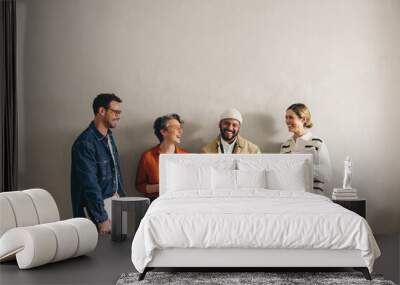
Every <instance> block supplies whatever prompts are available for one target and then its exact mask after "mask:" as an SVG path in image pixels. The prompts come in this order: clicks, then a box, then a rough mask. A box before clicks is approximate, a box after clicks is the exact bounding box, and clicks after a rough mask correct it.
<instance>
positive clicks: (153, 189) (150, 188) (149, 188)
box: [146, 184, 159, 193]
mask: <svg viewBox="0 0 400 285" xmlns="http://www.w3.org/2000/svg"><path fill="white" fill-rule="evenodd" d="M158 186H159V184H147V185H146V192H147V193H158V189H159V187H158Z"/></svg>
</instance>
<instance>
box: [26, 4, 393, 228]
mask: <svg viewBox="0 0 400 285" xmlns="http://www.w3.org/2000/svg"><path fill="white" fill-rule="evenodd" d="M399 19H400V1H396V0H374V1H371V0H370V1H366V0H358V1H357V0H341V1H321V0H309V1H306V0H298V1H292V0H283V1H278V0H276V1H272V0H271V1H265V0H259V1H255V0H254V1H247V0H219V1H211V0H210V1H208V0H205V1H200V0H169V1H163V0H140V1H131V0H118V1H117V0H113V1H107V0H82V1H78V0H71V1H61V0H47V1H45V0H35V1H29V0H18V31H19V37H18V45H19V46H18V67H19V71H18V75H19V82H18V88H19V89H18V90H19V93H18V96H19V104H20V106H19V107H20V113H19V114H20V140H21V142H20V153H21V155H20V173H19V175H20V176H19V177H20V187H21V188H28V187H43V188H46V189H48V190H49V191H50V192H51V193H52V194H53V195H54V197H55V198H56V200H57V203H58V205H59V207H60V211H61V214H62V216H63V217H64V218H65V217H68V216H70V215H71V205H70V194H69V184H70V183H69V173H70V149H71V145H72V142H73V141H74V139H75V138H76V136H77V135H78V134H79V133H80V132H81V131H82V130H83V129H84V128H85V127H86V126H87V125H88V124H89V122H90V120H91V119H92V111H91V102H92V100H93V98H94V96H95V95H96V94H97V93H100V92H115V93H116V94H118V95H119V96H120V97H121V98H122V99H123V100H124V104H123V108H124V112H123V116H122V120H121V122H120V125H119V127H118V128H117V129H116V130H115V131H114V133H115V137H116V140H117V144H118V147H119V151H120V154H121V158H122V167H123V176H124V179H125V184H126V188H127V190H128V192H129V193H130V194H132V195H134V194H137V193H136V192H135V191H134V189H133V180H134V177H135V172H136V165H137V162H138V158H139V155H140V153H141V152H142V151H144V150H145V149H147V148H149V147H151V146H153V145H154V144H156V142H157V141H156V138H155V136H154V135H153V133H152V129H151V127H152V122H153V120H154V119H155V117H156V116H159V115H162V114H165V113H170V112H178V113H179V114H181V115H182V116H183V118H184V120H185V121H186V124H185V133H184V140H183V143H182V145H183V147H185V148H187V149H188V150H190V151H192V152H198V151H199V149H200V147H201V146H202V145H203V144H204V143H206V142H208V141H209V140H211V139H212V138H213V137H214V136H215V135H216V134H217V119H218V115H219V114H220V113H221V112H222V111H223V110H224V109H225V108H226V107H231V106H232V107H236V108H238V109H239V110H240V111H241V112H242V114H243V116H244V124H243V127H242V134H243V135H244V136H245V137H247V138H249V139H251V140H252V141H254V142H255V143H257V144H258V145H259V146H260V147H261V149H262V150H263V151H264V152H277V151H278V150H279V144H280V143H281V142H282V141H283V140H285V139H286V138H287V137H288V136H289V133H288V132H287V130H286V127H285V124H284V110H285V108H286V107H287V106H288V105H289V104H291V103H294V102H304V103H306V104H307V105H309V107H310V108H311V111H312V115H313V120H314V124H315V128H314V129H313V132H314V133H315V134H318V135H319V136H321V137H322V138H324V139H325V141H326V143H327V145H328V148H329V150H330V153H331V159H332V163H333V168H334V178H333V181H332V183H331V184H332V185H331V186H340V185H341V179H342V171H343V170H342V169H343V160H344V158H345V156H346V155H351V156H352V158H353V161H354V163H353V165H354V173H353V174H354V186H355V187H357V188H358V189H359V191H360V194H361V195H362V196H364V197H366V198H367V199H368V203H367V204H368V206H367V212H368V213H367V215H368V221H369V222H370V224H371V226H372V228H373V230H374V231H375V232H377V233H391V232H399V231H400V223H399V221H400V207H399V202H400V188H399V187H400V177H399V173H400V160H399V158H400V148H399V147H398V146H397V144H398V141H399V138H400V137H399V133H398V130H399V117H398V116H399V115H398V106H399V105H400V96H399V88H400V85H399V82H400V53H399V50H400V24H399Z"/></svg>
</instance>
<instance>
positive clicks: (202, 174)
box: [167, 163, 212, 191]
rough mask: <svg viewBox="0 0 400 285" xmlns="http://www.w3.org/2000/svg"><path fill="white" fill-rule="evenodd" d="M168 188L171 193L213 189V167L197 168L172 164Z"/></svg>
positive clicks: (169, 167) (169, 170)
mask: <svg viewBox="0 0 400 285" xmlns="http://www.w3.org/2000/svg"><path fill="white" fill-rule="evenodd" d="M168 174H169V175H168V180H167V188H168V190H169V191H185V190H193V189H211V187H212V180H211V167H204V166H203V167H196V166H190V167H187V166H185V165H180V164H175V163H170V164H169V165H168Z"/></svg>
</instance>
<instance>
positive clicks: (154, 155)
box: [135, 145, 188, 198]
mask: <svg viewBox="0 0 400 285" xmlns="http://www.w3.org/2000/svg"><path fill="white" fill-rule="evenodd" d="M175 153H188V152H187V151H186V150H184V149H183V148H180V147H178V146H176V148H175ZM159 159H160V145H157V146H155V147H153V148H151V149H149V150H147V151H145V152H144V153H143V154H142V157H141V158H140V161H139V164H138V168H137V172H136V181H135V185H136V190H138V191H139V192H142V193H144V194H145V196H146V197H149V198H154V197H158V192H157V193H147V192H146V185H147V184H158V183H159V181H160V176H159V171H158V161H159Z"/></svg>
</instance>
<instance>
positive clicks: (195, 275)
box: [117, 271, 395, 285]
mask: <svg viewBox="0 0 400 285" xmlns="http://www.w3.org/2000/svg"><path fill="white" fill-rule="evenodd" d="M138 276H139V273H127V274H122V275H121V277H120V278H119V279H118V281H117V285H133V284H140V285H145V284H157V285H163V284H172V285H177V284H179V285H183V284H213V285H214V284H215V285H217V284H223V285H228V284H229V285H231V284H241V285H242V284H273V285H275V284H285V285H289V284H290V285H291V284H329V285H333V284H335V285H336V284H338V285H339V284H340V285H342V284H368V285H370V284H379V285H381V284H382V285H383V284H384V285H395V283H393V282H392V281H389V280H384V279H383V277H382V276H381V275H372V278H373V280H372V281H368V280H366V279H365V278H364V276H363V275H362V273H360V272H152V271H150V272H148V273H147V274H146V277H145V279H144V280H142V281H138Z"/></svg>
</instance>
